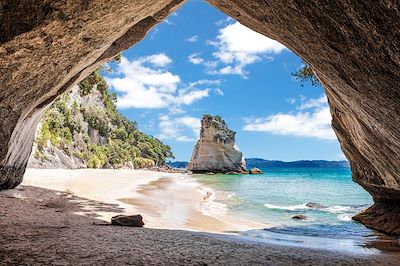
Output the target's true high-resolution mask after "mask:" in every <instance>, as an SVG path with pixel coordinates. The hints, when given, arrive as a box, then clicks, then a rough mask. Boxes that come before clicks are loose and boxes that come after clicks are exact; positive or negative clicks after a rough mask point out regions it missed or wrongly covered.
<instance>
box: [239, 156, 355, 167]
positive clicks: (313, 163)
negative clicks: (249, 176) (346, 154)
mask: <svg viewBox="0 0 400 266" xmlns="http://www.w3.org/2000/svg"><path fill="white" fill-rule="evenodd" d="M246 164H247V167H259V168H265V167H314V168H349V167H350V165H349V162H348V161H325V160H301V161H293V162H283V161H273V160H264V159H260V158H248V159H246Z"/></svg>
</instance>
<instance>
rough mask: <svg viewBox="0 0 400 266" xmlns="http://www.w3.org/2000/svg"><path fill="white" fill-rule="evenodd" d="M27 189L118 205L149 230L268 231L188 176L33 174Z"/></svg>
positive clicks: (100, 212)
mask: <svg viewBox="0 0 400 266" xmlns="http://www.w3.org/2000/svg"><path fill="white" fill-rule="evenodd" d="M23 185H27V186H35V187H41V188H46V189H51V190H57V191H63V192H68V193H71V194H73V195H75V196H77V197H82V198H86V199H89V200H95V201H98V202H104V203H107V204H114V205H116V206H118V208H120V213H119V214H141V215H142V216H143V219H144V222H145V227H148V228H159V229H181V230H192V231H203V232H217V233H224V232H230V233H231V232H234V231H243V230H249V229H256V228H265V227H266V226H267V225H265V224H261V223H257V222H253V221H249V220H245V219H241V218H239V217H231V216H229V215H228V214H226V210H225V209H224V206H223V205H222V204H220V203H217V202H215V201H214V200H213V198H214V197H213V196H214V195H212V193H214V192H213V191H212V190H210V189H208V188H204V187H202V186H200V184H199V183H198V182H196V181H195V180H194V179H193V178H191V176H190V175H185V174H176V173H173V174H171V173H162V172H152V171H146V170H109V169H80V170H65V169H28V170H27V172H26V174H25V177H24V182H23ZM81 205H82V206H83V208H84V209H87V210H90V208H91V206H86V205H85V203H82V202H81ZM77 214H83V213H79V212H78V213H77ZM114 215H116V214H115V213H114V212H108V211H104V210H97V211H96V216H97V217H98V218H100V219H102V220H104V221H110V219H111V217H112V216H114Z"/></svg>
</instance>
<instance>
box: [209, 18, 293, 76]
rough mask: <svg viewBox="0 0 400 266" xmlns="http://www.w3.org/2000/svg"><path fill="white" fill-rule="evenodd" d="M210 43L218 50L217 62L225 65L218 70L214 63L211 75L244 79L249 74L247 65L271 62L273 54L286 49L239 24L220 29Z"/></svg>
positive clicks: (214, 54) (216, 54)
mask: <svg viewBox="0 0 400 266" xmlns="http://www.w3.org/2000/svg"><path fill="white" fill-rule="evenodd" d="M208 43H209V44H211V45H213V46H215V47H216V48H217V51H216V52H214V53H213V56H214V57H215V58H216V59H217V62H218V63H221V64H223V65H225V66H222V67H221V68H217V67H216V66H215V63H214V67H211V68H209V73H210V74H222V75H228V74H229V75H231V74H236V75H240V76H242V77H244V78H245V77H247V74H248V73H247V71H246V70H245V69H244V68H245V67H246V66H247V65H249V64H253V63H255V62H257V61H261V60H262V59H267V60H269V61H271V60H272V59H273V58H272V57H271V56H270V55H271V54H279V53H281V52H282V51H283V50H284V49H286V47H285V46H283V45H282V44H280V43H279V42H277V41H275V40H273V39H270V38H268V37H266V36H263V35H261V34H259V33H257V32H255V31H252V30H251V29H249V28H247V27H245V26H243V25H242V24H240V23H239V22H235V23H233V24H229V25H227V26H226V27H224V28H222V29H220V31H219V35H218V36H217V37H216V39H215V40H214V41H209V42H208Z"/></svg>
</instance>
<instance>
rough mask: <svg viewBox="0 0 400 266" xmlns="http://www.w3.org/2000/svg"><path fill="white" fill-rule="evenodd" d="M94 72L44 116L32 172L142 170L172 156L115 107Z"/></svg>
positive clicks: (31, 164) (38, 130)
mask: <svg viewBox="0 0 400 266" xmlns="http://www.w3.org/2000/svg"><path fill="white" fill-rule="evenodd" d="M99 73H100V71H99V70H97V71H95V72H93V73H92V74H91V75H89V76H88V77H87V78H86V79H84V80H83V81H82V82H80V83H79V84H78V85H77V86H74V87H73V88H72V90H70V91H68V92H65V93H63V94H62V95H61V96H60V97H59V98H58V99H57V100H56V101H55V102H54V103H53V104H52V106H51V107H50V108H49V109H48V110H47V111H46V112H45V114H44V115H43V118H42V120H41V121H40V123H39V127H38V129H37V131H36V136H35V142H34V144H33V150H32V153H31V156H30V159H29V163H28V166H29V167H33V168H68V169H76V168H143V167H152V166H155V165H162V164H164V162H165V159H166V158H167V157H173V155H172V153H171V150H170V147H169V146H167V145H164V144H163V143H161V142H160V141H159V140H158V139H156V138H153V137H150V136H147V135H145V134H144V133H143V132H141V131H139V130H138V129H137V126H136V123H135V122H131V121H129V120H128V119H127V118H125V117H124V116H122V115H121V114H120V113H119V112H118V111H117V109H116V106H115V102H116V100H117V98H116V95H115V94H110V93H109V91H108V86H107V83H106V81H105V80H104V79H103V78H102V77H101V76H100V74H99Z"/></svg>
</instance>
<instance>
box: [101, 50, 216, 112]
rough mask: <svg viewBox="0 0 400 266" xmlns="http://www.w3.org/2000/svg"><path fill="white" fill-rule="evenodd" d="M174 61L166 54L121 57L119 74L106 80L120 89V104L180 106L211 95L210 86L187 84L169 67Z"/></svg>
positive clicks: (145, 106) (144, 106) (120, 105)
mask: <svg viewBox="0 0 400 266" xmlns="http://www.w3.org/2000/svg"><path fill="white" fill-rule="evenodd" d="M171 63H172V60H171V58H169V57H168V56H167V55H165V54H155V55H150V56H146V57H141V58H138V59H135V60H132V61H130V60H128V59H127V58H125V57H122V59H121V63H120V64H118V66H117V72H116V76H109V77H107V78H106V79H107V82H108V83H109V84H110V86H111V87H112V88H113V89H115V90H116V91H117V92H118V101H117V105H118V107H120V108H147V109H152V108H177V107H179V106H182V105H190V104H192V103H193V102H195V101H198V100H200V99H202V98H205V97H208V96H209V92H210V89H209V88H202V89H198V88H197V87H196V86H194V85H190V84H189V85H186V84H184V83H183V82H182V81H181V78H180V77H179V75H177V74H173V73H171V72H170V71H168V70H167V67H168V66H169V65H170V64H171Z"/></svg>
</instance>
